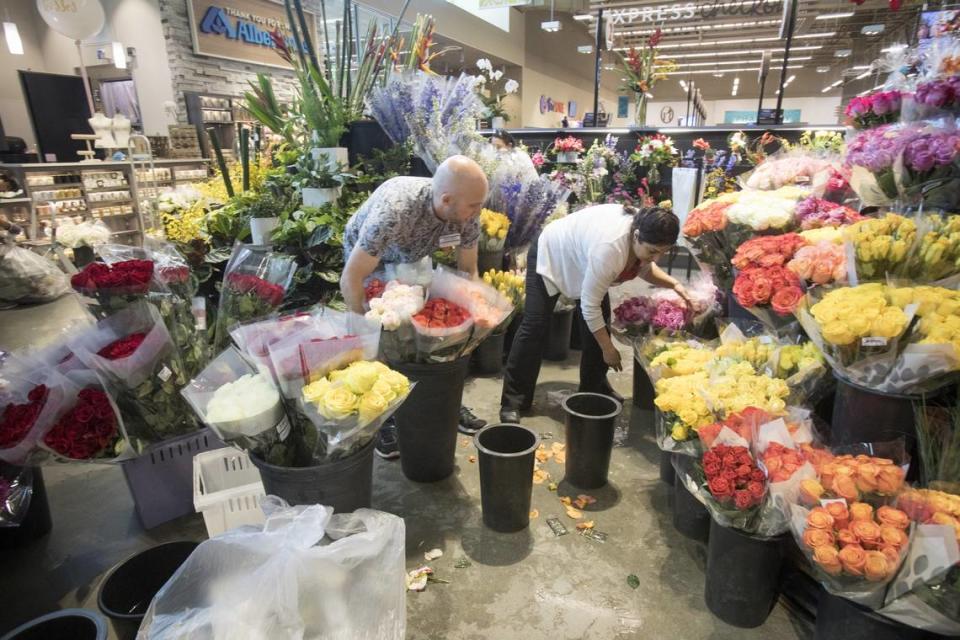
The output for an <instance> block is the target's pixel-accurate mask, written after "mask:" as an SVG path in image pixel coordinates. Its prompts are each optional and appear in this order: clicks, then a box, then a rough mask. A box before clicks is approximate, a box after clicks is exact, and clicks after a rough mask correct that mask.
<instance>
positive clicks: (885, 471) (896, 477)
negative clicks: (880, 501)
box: [877, 465, 904, 496]
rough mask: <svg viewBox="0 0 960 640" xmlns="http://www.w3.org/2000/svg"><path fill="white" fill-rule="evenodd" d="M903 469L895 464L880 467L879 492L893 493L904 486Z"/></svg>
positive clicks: (884, 493)
mask: <svg viewBox="0 0 960 640" xmlns="http://www.w3.org/2000/svg"><path fill="white" fill-rule="evenodd" d="M903 476H904V473H903V469H901V468H900V467H898V466H895V465H888V466H886V467H880V473H878V474H877V493H881V494H883V495H887V496H890V495H893V494H895V493H897V492H898V491H900V489H901V488H902V487H903Z"/></svg>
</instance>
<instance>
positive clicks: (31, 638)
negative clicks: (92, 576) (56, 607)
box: [0, 609, 107, 640]
mask: <svg viewBox="0 0 960 640" xmlns="http://www.w3.org/2000/svg"><path fill="white" fill-rule="evenodd" d="M0 640H107V621H106V620H104V619H103V616H101V615H100V614H99V613H97V612H95V611H87V610H86V609H61V610H60V611H54V612H53V613H48V614H47V615H45V616H40V617H39V618H34V619H33V620H31V621H30V622H26V623H24V624H22V625H20V626H19V627H17V628H16V629H14V630H13V631H10V632H9V633H7V634H5V635H4V636H3V637H2V638H0Z"/></svg>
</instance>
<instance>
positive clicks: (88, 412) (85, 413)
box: [74, 406, 96, 424]
mask: <svg viewBox="0 0 960 640" xmlns="http://www.w3.org/2000/svg"><path fill="white" fill-rule="evenodd" d="M94 417H96V412H95V411H94V410H93V409H92V408H91V407H89V406H81V407H78V408H77V410H76V411H75V412H74V419H75V420H76V421H77V422H81V423H83V424H86V423H88V422H90V421H91V420H93V419H94Z"/></svg>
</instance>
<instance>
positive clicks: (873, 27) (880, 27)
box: [860, 24, 887, 36]
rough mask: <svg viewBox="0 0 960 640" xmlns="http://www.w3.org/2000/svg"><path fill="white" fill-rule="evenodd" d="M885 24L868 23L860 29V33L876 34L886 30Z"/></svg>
mask: <svg viewBox="0 0 960 640" xmlns="http://www.w3.org/2000/svg"><path fill="white" fill-rule="evenodd" d="M886 28H887V26H886V25H884V24H868V25H866V26H864V27H863V28H862V29H860V33H862V34H863V35H865V36H878V35H880V34H881V33H883V32H884V31H885V30H886Z"/></svg>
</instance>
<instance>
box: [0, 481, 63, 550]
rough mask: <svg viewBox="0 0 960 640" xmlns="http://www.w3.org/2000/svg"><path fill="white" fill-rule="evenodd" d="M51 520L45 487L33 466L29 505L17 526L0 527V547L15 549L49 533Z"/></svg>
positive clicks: (51, 525)
mask: <svg viewBox="0 0 960 640" xmlns="http://www.w3.org/2000/svg"><path fill="white" fill-rule="evenodd" d="M52 528H53V520H52V519H51V518H50V503H49V502H48V501H47V487H46V485H44V484H43V472H41V471H40V467H34V468H33V493H32V494H31V496H30V505H29V506H28V507H27V513H26V514H25V515H24V516H23V520H21V521H20V524H19V526H16V527H0V549H16V548H17V547H22V546H24V545H28V544H30V543H31V542H35V541H37V540H39V539H40V538H42V537H43V536H45V535H47V534H48V533H50V530H51V529H52Z"/></svg>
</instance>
